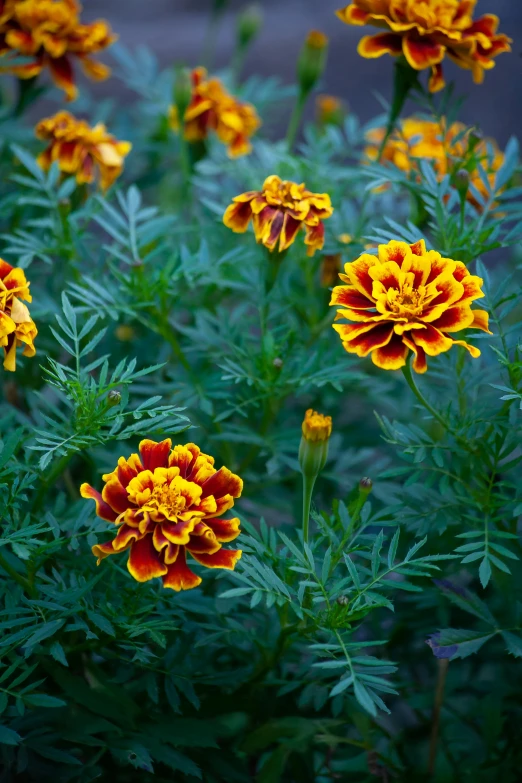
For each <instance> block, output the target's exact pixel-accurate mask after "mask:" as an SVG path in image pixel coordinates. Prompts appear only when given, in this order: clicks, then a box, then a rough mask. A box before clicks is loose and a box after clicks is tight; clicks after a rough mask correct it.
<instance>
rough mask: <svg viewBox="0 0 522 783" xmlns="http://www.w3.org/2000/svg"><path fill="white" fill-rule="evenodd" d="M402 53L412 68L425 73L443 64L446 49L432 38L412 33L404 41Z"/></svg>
mask: <svg viewBox="0 0 522 783" xmlns="http://www.w3.org/2000/svg"><path fill="white" fill-rule="evenodd" d="M402 51H403V53H404V56H405V58H406V60H407V61H408V64H409V65H411V67H412V68H414V69H415V70H416V71H424V70H425V69H426V68H431V67H432V66H434V65H438V64H439V63H441V62H442V60H443V59H444V55H445V54H446V47H445V46H443V45H442V44H440V43H437V41H436V40H435V39H434V38H431V37H430V36H418V35H416V34H414V33H410V34H407V35H405V36H404V37H403V39H402Z"/></svg>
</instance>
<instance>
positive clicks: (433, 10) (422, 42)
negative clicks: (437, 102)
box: [337, 0, 511, 92]
mask: <svg viewBox="0 0 522 783" xmlns="http://www.w3.org/2000/svg"><path fill="white" fill-rule="evenodd" d="M476 3H477V0H354V1H353V2H351V3H350V4H349V5H347V6H346V7H345V8H342V9H341V10H340V11H338V12H337V16H338V17H339V18H340V19H341V20H342V21H343V22H345V23H346V24H350V25H361V26H362V25H367V24H371V25H374V26H375V27H379V28H381V29H382V30H383V32H381V33H377V35H367V36H365V37H364V38H362V39H361V41H360V42H359V47H358V52H359V54H360V55H361V56H362V57H366V58H375V57H381V56H382V55H383V54H391V55H394V56H398V55H404V57H405V58H406V60H407V61H408V63H409V65H410V66H411V67H412V68H414V69H415V70H416V71H423V70H425V69H427V68H430V69H431V77H430V82H429V88H430V91H431V92H437V91H438V90H441V89H442V88H443V87H444V85H445V81H444V75H443V72H442V61H443V60H444V58H445V56H446V55H448V57H450V58H451V59H452V60H453V61H454V62H455V63H457V65H458V66H460V67H461V68H465V69H467V70H470V71H471V72H472V74H473V80H474V81H475V82H476V83H477V84H480V83H481V82H482V81H483V79H484V71H487V70H490V69H491V68H493V67H494V66H495V57H496V56H497V55H499V54H501V53H502V52H509V51H511V47H510V43H511V39H510V38H508V37H507V36H506V35H501V34H497V29H498V25H499V19H498V17H497V16H494V15H493V14H485V15H484V16H481V17H480V18H479V19H476V20H474V19H473V12H474V10H475V6H476Z"/></svg>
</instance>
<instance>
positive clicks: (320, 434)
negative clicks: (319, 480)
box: [299, 408, 332, 478]
mask: <svg viewBox="0 0 522 783" xmlns="http://www.w3.org/2000/svg"><path fill="white" fill-rule="evenodd" d="M302 433H303V436H302V438H301V445H300V446H299V464H300V466H301V471H302V473H303V475H305V476H309V477H310V478H316V477H317V476H318V475H319V473H320V472H321V471H322V469H323V468H324V466H325V464H326V459H327V457H328V441H329V440H330V435H331V434H332V418H331V416H323V414H322V413H316V412H315V411H314V410H312V408H310V409H309V410H307V411H306V414H305V418H304V421H303V425H302Z"/></svg>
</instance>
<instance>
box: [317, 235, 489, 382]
mask: <svg viewBox="0 0 522 783" xmlns="http://www.w3.org/2000/svg"><path fill="white" fill-rule="evenodd" d="M344 271H345V274H341V275H339V276H340V278H341V280H344V281H345V282H346V283H347V285H340V286H337V287H336V288H334V290H333V293H332V299H331V302H330V304H331V305H335V306H337V307H340V308H341V309H339V310H337V314H336V320H339V319H343V320H345V321H349V322H351V323H347V324H334V327H333V328H334V329H335V330H336V331H337V332H338V333H339V336H340V338H341V340H342V343H343V347H344V349H345V350H346V351H348V353H355V354H357V356H368V354H371V357H372V361H373V363H374V364H376V365H377V367H381V368H382V369H384V370H398V369H400V368H401V367H404V365H405V364H406V360H407V358H408V354H409V352H410V351H413V354H414V361H413V369H414V370H415V371H416V372H418V373H423V372H426V370H427V361H426V356H437V355H438V354H440V353H444V352H445V351H449V350H450V348H452V347H453V346H454V345H461V346H463V347H464V348H466V349H467V350H468V351H469V352H470V354H471V355H472V356H473V357H474V358H476V357H478V356H480V351H479V350H478V348H475V347H474V346H472V345H468V343H466V342H465V341H464V340H455V339H454V338H453V334H455V333H456V332H460V331H462V330H463V329H469V328H471V329H481V330H482V331H484V332H487V333H488V334H491V332H490V331H489V329H488V314H487V313H486V311H485V310H472V308H471V305H472V303H473V302H474V301H475V299H480V298H481V297H483V296H484V294H483V293H482V289H481V286H482V285H483V280H482V279H481V278H480V277H477V276H475V275H472V274H470V273H469V271H468V269H467V268H466V266H465V265H464V264H463V263H462V261H453V260H452V259H451V258H444V257H443V256H441V254H440V253H437V252H436V251H434V250H429V251H428V250H426V245H425V243H424V240H422V239H421V240H419V241H418V242H416V243H415V244H413V245H407V244H406V243H405V242H395V241H392V242H389V243H388V244H387V245H379V249H378V254H377V255H375V256H374V255H370V254H368V253H364V254H363V255H361V256H360V257H359V258H358V259H356V260H355V261H352V262H351V263H348V264H346V266H345V268H344Z"/></svg>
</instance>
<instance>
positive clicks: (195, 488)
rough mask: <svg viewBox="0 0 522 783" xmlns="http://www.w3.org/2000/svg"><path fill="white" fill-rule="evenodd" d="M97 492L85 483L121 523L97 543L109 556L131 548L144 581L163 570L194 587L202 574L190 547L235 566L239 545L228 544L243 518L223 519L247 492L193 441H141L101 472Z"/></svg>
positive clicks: (210, 562)
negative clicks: (112, 467) (193, 565)
mask: <svg viewBox="0 0 522 783" xmlns="http://www.w3.org/2000/svg"><path fill="white" fill-rule="evenodd" d="M103 481H104V482H105V486H104V488H103V490H102V492H101V493H100V492H97V491H96V490H95V489H93V487H91V486H90V485H89V484H82V486H81V488H80V493H81V495H82V497H84V498H91V499H92V500H94V501H95V503H96V513H97V515H98V516H99V517H100V519H104V520H106V521H107V522H112V523H114V524H115V525H117V526H118V532H117V535H116V537H115V538H114V539H113V540H112V541H108V542H107V543H105V544H96V545H95V546H93V548H92V551H93V554H94V555H96V557H97V558H98V565H99V564H100V562H101V560H103V558H105V557H107V556H108V555H114V554H117V553H119V552H124V551H126V550H127V549H130V554H129V559H128V562H127V568H128V570H129V572H130V574H131V575H132V576H133V577H134V579H136V580H137V581H138V582H147V581H148V580H149V579H154V578H156V577H161V578H162V579H163V585H164V587H170V588H172V589H173V590H177V591H179V590H191V589H192V588H193V587H197V586H198V585H199V584H201V581H202V580H201V578H200V577H199V576H197V575H196V574H195V573H193V571H191V570H190V568H189V567H188V566H187V561H186V553H187V552H189V553H190V555H191V556H192V557H193V558H194V560H196V562H198V563H200V565H204V566H206V567H207V568H228V569H231V570H233V569H234V566H235V565H236V563H237V561H238V560H239V558H240V557H241V550H231V549H223V547H222V544H224V543H227V542H228V541H233V540H234V539H235V538H237V536H238V535H239V533H240V530H239V524H240V522H239V519H237V518H233V519H222V518H221V517H222V515H223V514H224V513H225V511H228V509H230V508H232V506H233V505H234V498H238V497H239V496H240V495H241V491H242V489H243V482H242V480H241V479H240V478H239V476H236V475H235V474H234V473H231V472H230V470H228V468H225V467H223V468H220V470H216V469H215V468H214V458H213V457H210V456H209V455H208V454H203V453H202V452H201V450H200V449H199V447H198V446H196V445H195V444H194V443H187V445H186V446H175V447H174V448H172V441H171V439H170V438H167V439H166V440H164V441H161V443H156V442H155V441H153V440H142V441H141V443H140V446H139V454H131V456H130V457H129V459H125V458H124V457H120V459H119V460H118V467H117V468H116V469H115V470H114V471H113V472H112V473H107V474H106V475H104V476H103Z"/></svg>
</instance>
